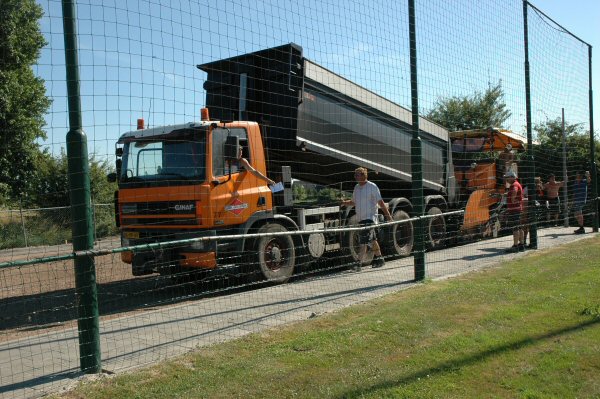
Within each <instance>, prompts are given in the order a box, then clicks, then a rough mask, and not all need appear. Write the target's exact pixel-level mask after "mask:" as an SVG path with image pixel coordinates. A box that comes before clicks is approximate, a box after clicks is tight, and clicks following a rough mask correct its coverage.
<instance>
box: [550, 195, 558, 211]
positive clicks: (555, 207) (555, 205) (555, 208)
mask: <svg viewBox="0 0 600 399" xmlns="http://www.w3.org/2000/svg"><path fill="white" fill-rule="evenodd" d="M548 210H549V211H550V213H560V199H559V198H558V197H556V198H552V199H548Z"/></svg>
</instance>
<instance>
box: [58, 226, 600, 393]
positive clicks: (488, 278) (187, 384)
mask: <svg viewBox="0 0 600 399" xmlns="http://www.w3.org/2000/svg"><path fill="white" fill-rule="evenodd" d="M63 396H64V397H67V398H177V397H179V398H415V397H417V398H489V397H493V398H600V237H598V236H596V237H594V238H591V239H586V240H582V241H579V242H576V243H573V244H570V245H566V246H561V247H560V248H557V249H553V250H547V251H540V252H532V253H530V254H528V255H527V256H525V257H523V258H520V259H518V260H515V261H512V262H509V263H505V264H503V265H501V267H497V268H492V269H487V270H485V271H481V272H474V273H470V274H466V275H463V276H461V277H457V278H453V279H450V280H443V281H435V282H431V281H428V282H426V283H424V284H420V285H418V286H417V287H415V288H412V289H408V290H404V291H401V292H398V293H395V294H393V295H389V296H386V297H384V298H381V299H378V300H375V301H371V302H369V303H366V304H363V305H358V306H354V307H351V308H348V309H345V310H342V311H339V312H337V313H335V314H331V315H325V316H321V317H318V318H314V319H310V320H308V321H304V322H301V323H297V324H292V325H288V326H286V327H284V328H277V329H273V330H269V331H267V332H264V333H260V334H254V335H250V336H247V337H245V338H242V339H239V340H236V341H232V342H228V343H225V344H221V345H215V346H212V347H208V348H201V349H199V350H198V351H197V352H195V353H193V354H189V355H186V356H184V357H181V358H178V359H176V360H174V361H170V362H165V363H163V364H160V365H157V366H155V367H152V368H148V369H144V370H141V371H136V372H132V373H127V374H124V375H119V376H116V377H114V378H106V379H101V380H100V381H96V382H90V383H85V384H81V385H80V386H79V387H78V388H77V389H76V390H74V391H71V392H69V393H67V394H64V395H63Z"/></svg>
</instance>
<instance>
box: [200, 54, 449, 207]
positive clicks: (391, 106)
mask: <svg viewBox="0 0 600 399" xmlns="http://www.w3.org/2000/svg"><path fill="white" fill-rule="evenodd" d="M198 68H200V69H201V70H203V71H205V72H207V73H208V77H207V80H206V82H205V84H204V88H205V89H206V106H207V107H208V108H209V109H210V114H211V118H214V119H217V120H222V121H228V120H250V121H256V122H258V123H259V124H260V125H261V129H262V130H263V135H264V137H263V139H264V144H265V148H266V151H267V154H266V155H267V160H268V169H269V171H268V172H269V174H271V175H274V174H276V173H277V171H278V170H280V166H282V165H290V166H291V167H292V175H293V176H294V177H296V178H299V179H302V180H306V181H310V182H313V183H318V184H325V185H330V186H334V187H340V185H341V186H342V187H343V188H344V189H351V188H352V187H353V185H354V184H355V183H354V179H353V170H354V168H356V167H358V166H363V167H366V168H368V169H369V171H370V174H369V180H372V181H375V182H376V183H377V184H378V185H379V187H380V189H381V191H382V194H383V195H384V197H387V198H391V197H396V196H401V195H405V196H408V197H409V196H410V191H409V190H410V186H411V185H410V182H411V162H410V141H411V137H412V134H411V130H410V129H411V120H412V119H411V118H412V117H411V112H410V111H409V110H407V109H406V108H403V107H401V106H399V105H397V104H395V103H393V102H391V101H389V100H387V99H385V98H383V97H381V96H379V95H377V94H375V93H373V92H371V91H369V90H367V89H365V88H363V87H361V86H359V85H357V84H355V83H353V82H351V81H349V80H347V79H345V78H343V77H341V76H339V75H337V74H335V73H333V72H331V71H329V70H327V69H326V68H323V67H322V66H319V65H317V64H316V63H314V62H312V61H310V60H308V59H305V58H303V56H302V48H301V47H300V46H298V45H295V44H287V45H284V46H280V47H275V48H270V49H266V50H261V51H257V52H254V53H250V54H244V55H240V56H237V57H233V58H228V59H224V60H219V61H215V62H210V63H206V64H202V65H198ZM419 125H420V129H421V138H422V143H423V145H422V148H423V176H424V179H425V180H424V189H425V190H426V193H434V192H435V193H443V192H445V182H446V181H447V178H448V177H449V176H447V175H446V172H447V171H446V167H445V165H446V164H447V163H448V162H450V160H451V153H449V151H448V131H447V130H446V129H444V128H442V127H441V126H439V125H436V124H434V123H432V122H430V121H428V120H426V119H424V118H421V119H420V122H419ZM449 157H450V159H449ZM450 173H452V171H450Z"/></svg>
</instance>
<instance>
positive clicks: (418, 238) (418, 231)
mask: <svg viewBox="0 0 600 399" xmlns="http://www.w3.org/2000/svg"><path fill="white" fill-rule="evenodd" d="M408 29H409V37H410V94H411V106H412V140H411V141H410V148H411V153H410V160H411V164H412V169H411V172H412V173H411V174H412V204H413V215H412V216H414V217H419V216H423V208H424V207H423V168H422V159H421V154H422V150H421V137H419V91H418V86H417V33H416V19H415V1H414V0H408ZM414 238H415V241H414V264H415V266H414V267H415V280H416V281H421V280H424V279H425V242H424V240H423V219H421V218H419V219H417V220H416V221H415V228H414Z"/></svg>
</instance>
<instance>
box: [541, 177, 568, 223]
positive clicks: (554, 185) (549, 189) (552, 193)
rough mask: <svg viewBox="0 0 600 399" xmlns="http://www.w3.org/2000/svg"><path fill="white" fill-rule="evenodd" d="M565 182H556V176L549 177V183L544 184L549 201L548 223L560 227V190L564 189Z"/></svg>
mask: <svg viewBox="0 0 600 399" xmlns="http://www.w3.org/2000/svg"><path fill="white" fill-rule="evenodd" d="M564 185H565V182H564V181H556V177H555V176H554V174H550V175H549V176H548V182H547V183H546V184H544V190H546V199H547V200H548V206H549V209H548V221H549V222H550V224H554V225H558V216H559V215H560V196H559V195H558V192H559V190H560V189H561V188H562V187H564Z"/></svg>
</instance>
